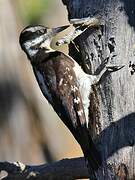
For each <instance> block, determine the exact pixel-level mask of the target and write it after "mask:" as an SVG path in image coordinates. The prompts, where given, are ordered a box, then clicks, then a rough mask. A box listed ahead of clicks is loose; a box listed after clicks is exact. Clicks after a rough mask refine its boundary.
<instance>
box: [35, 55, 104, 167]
mask: <svg viewBox="0 0 135 180" xmlns="http://www.w3.org/2000/svg"><path fill="white" fill-rule="evenodd" d="M73 66H74V63H73V62H72V61H71V60H69V57H67V56H64V55H62V56H61V53H60V54H59V55H57V56H55V57H51V59H49V60H48V61H45V62H42V63H40V64H39V65H38V66H37V65H36V66H35V67H34V73H35V75H36V78H37V81H38V84H39V86H40V89H41V91H42V92H43V94H44V96H45V97H46V99H47V100H48V101H49V102H50V104H51V105H52V107H53V108H54V110H55V112H56V113H57V114H58V115H59V117H60V118H61V120H62V121H63V122H64V124H65V125H66V126H67V127H68V129H69V130H70V131H71V132H72V134H73V135H74V137H75V139H76V140H77V141H78V143H79V144H80V146H81V148H82V150H83V153H84V156H85V158H86V159H87V160H88V162H89V167H91V168H92V169H97V168H98V167H99V165H100V164H101V159H100V155H99V152H98V151H97V150H96V147H95V145H94V143H93V141H92V138H91V136H90V134H89V131H88V129H87V127H86V118H85V113H84V109H83V104H82V98H81V94H80V91H79V85H78V82H77V78H76V76H75V72H74V70H73Z"/></svg>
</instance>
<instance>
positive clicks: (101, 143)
mask: <svg viewBox="0 0 135 180" xmlns="http://www.w3.org/2000/svg"><path fill="white" fill-rule="evenodd" d="M63 3H64V5H66V6H67V9H68V18H69V20H70V19H73V18H83V17H89V16H90V17H97V18H98V19H100V22H101V26H100V27H99V28H93V29H92V28H91V29H90V28H89V29H88V30H87V31H86V32H85V33H84V34H83V35H81V36H80V37H78V38H76V40H75V43H76V45H77V46H78V48H79V51H80V52H79V53H77V52H75V49H74V47H73V46H70V55H71V56H72V57H73V58H74V59H75V60H76V61H77V62H78V63H79V64H80V65H81V66H82V68H83V70H84V71H85V72H87V73H89V74H93V73H95V74H96V73H97V72H98V69H99V67H101V66H102V65H103V64H104V61H105V59H107V58H109V56H110V55H111V54H112V53H113V58H111V62H110V65H125V67H124V68H123V69H122V70H120V71H117V72H115V73H112V74H111V75H109V76H108V77H107V78H106V79H105V81H103V82H101V84H100V85H99V86H96V87H93V93H92V94H91V95H90V102H91V105H90V108H89V111H90V117H89V121H90V130H91V131H92V134H93V139H94V140H95V142H96V143H97V148H98V149H99V150H100V152H101V155H102V159H103V167H102V168H101V169H100V170H99V172H97V175H98V179H99V180H102V179H105V180H109V179H120V180H126V179H135V147H134V143H135V75H134V74H133V73H132V74H133V75H131V69H130V67H129V62H130V61H131V62H130V63H131V64H134V62H135V2H134V0H63ZM103 171H104V172H103ZM103 173H105V174H106V176H102V175H101V174H103Z"/></svg>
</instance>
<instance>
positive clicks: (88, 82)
mask: <svg viewBox="0 0 135 180" xmlns="http://www.w3.org/2000/svg"><path fill="white" fill-rule="evenodd" d="M74 72H75V74H76V78H77V81H78V85H79V90H80V94H81V97H82V103H83V107H84V112H85V116H86V122H87V127H88V121H89V109H88V108H89V105H90V99H89V95H90V93H91V91H92V89H91V86H92V85H93V84H94V83H95V82H96V80H97V77H96V76H94V75H88V74H86V73H85V72H84V71H83V70H82V68H81V67H80V66H79V65H78V64H77V63H76V62H75V67H74Z"/></svg>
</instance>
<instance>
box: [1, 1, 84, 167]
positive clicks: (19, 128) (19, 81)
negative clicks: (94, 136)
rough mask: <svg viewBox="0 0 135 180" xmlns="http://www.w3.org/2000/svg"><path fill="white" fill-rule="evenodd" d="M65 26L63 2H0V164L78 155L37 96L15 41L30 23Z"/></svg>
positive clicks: (63, 131)
mask: <svg viewBox="0 0 135 180" xmlns="http://www.w3.org/2000/svg"><path fill="white" fill-rule="evenodd" d="M67 23H68V19H67V11H66V7H64V5H63V4H62V2H61V0H52V1H50V0H0V161H21V162H23V163H26V164H42V163H45V162H49V163H50V162H53V161H55V160H59V159H62V158H67V157H69V158H70V157H77V156H80V155H82V152H81V150H80V147H79V145H78V144H77V143H76V142H75V140H74V138H73V137H72V135H71V134H70V132H69V131H68V129H67V128H66V127H65V126H64V124H63V123H62V122H61V120H60V119H59V118H58V116H57V115H56V114H55V113H54V111H53V109H52V108H51V106H50V105H49V104H48V103H47V101H46V99H45V98H44V97H43V95H42V94H41V91H40V89H39V87H38V85H37V82H36V80H35V77H34V74H33V72H32V68H31V65H30V63H29V61H28V60H27V57H26V56H25V54H24V53H23V51H22V50H21V49H20V46H19V43H18V41H19V40H18V39H19V34H20V31H21V30H22V29H23V28H24V27H25V26H27V25H29V24H44V25H45V26H49V27H56V26H60V25H64V24H67ZM66 50H67V49H66Z"/></svg>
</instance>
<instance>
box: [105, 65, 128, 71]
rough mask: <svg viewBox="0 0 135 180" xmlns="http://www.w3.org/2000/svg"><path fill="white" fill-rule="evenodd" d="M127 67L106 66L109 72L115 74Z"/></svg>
mask: <svg viewBox="0 0 135 180" xmlns="http://www.w3.org/2000/svg"><path fill="white" fill-rule="evenodd" d="M124 66H125V65H122V66H106V69H107V71H108V72H110V73H111V72H115V71H118V70H120V69H122V68H123V67H124Z"/></svg>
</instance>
